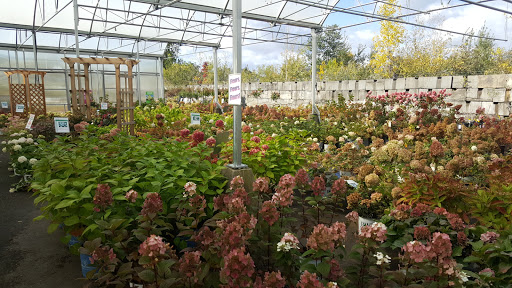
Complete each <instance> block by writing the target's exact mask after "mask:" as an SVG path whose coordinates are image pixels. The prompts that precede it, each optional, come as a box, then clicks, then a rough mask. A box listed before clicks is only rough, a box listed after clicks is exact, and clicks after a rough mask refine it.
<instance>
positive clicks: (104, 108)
mask: <svg viewBox="0 0 512 288" xmlns="http://www.w3.org/2000/svg"><path fill="white" fill-rule="evenodd" d="M107 109H108V103H105V102H102V103H101V110H107Z"/></svg>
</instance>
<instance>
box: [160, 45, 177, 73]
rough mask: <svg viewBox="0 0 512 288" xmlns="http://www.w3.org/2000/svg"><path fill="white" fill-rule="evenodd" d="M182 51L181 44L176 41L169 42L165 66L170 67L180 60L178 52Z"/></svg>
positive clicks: (165, 54)
mask: <svg viewBox="0 0 512 288" xmlns="http://www.w3.org/2000/svg"><path fill="white" fill-rule="evenodd" d="M179 52H180V46H179V45H178V44H176V43H167V46H166V47H165V50H164V63H163V64H164V68H165V69H168V68H169V67H171V65H172V64H174V63H177V62H180V59H179V58H178V53H179Z"/></svg>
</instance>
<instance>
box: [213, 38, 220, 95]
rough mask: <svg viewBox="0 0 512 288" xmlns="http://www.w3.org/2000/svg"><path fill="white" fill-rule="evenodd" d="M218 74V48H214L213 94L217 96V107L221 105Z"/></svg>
mask: <svg viewBox="0 0 512 288" xmlns="http://www.w3.org/2000/svg"><path fill="white" fill-rule="evenodd" d="M217 77H218V74H217V47H215V48H213V93H214V95H215V105H217V103H219V86H218V85H219V83H218V78H217Z"/></svg>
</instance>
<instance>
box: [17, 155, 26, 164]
mask: <svg viewBox="0 0 512 288" xmlns="http://www.w3.org/2000/svg"><path fill="white" fill-rule="evenodd" d="M27 160H28V159H27V157H25V156H20V157H18V162H20V163H24V162H27Z"/></svg>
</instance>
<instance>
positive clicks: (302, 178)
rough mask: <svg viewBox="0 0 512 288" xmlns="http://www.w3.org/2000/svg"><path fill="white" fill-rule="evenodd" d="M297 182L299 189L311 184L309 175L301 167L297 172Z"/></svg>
mask: <svg viewBox="0 0 512 288" xmlns="http://www.w3.org/2000/svg"><path fill="white" fill-rule="evenodd" d="M295 183H296V184H297V187H298V188H299V189H306V188H307V186H308V185H309V175H308V172H306V170H304V169H302V168H301V169H299V171H297V174H295Z"/></svg>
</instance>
